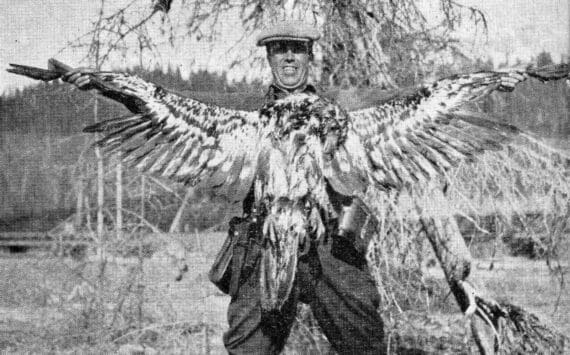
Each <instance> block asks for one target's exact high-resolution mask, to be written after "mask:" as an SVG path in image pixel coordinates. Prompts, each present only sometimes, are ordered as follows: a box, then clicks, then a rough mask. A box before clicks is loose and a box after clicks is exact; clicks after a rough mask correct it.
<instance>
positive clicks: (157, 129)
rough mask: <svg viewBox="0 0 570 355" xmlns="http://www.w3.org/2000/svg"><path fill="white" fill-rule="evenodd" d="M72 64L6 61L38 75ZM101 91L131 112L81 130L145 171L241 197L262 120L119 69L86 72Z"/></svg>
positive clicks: (51, 75) (52, 74) (50, 75)
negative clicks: (29, 64) (31, 64)
mask: <svg viewBox="0 0 570 355" xmlns="http://www.w3.org/2000/svg"><path fill="white" fill-rule="evenodd" d="M71 69H72V68H70V67H68V66H66V65H64V64H62V63H60V62H58V61H56V60H53V59H51V60H50V61H49V69H48V70H44V69H39V68H33V67H27V66H21V65H12V68H10V69H9V71H11V72H13V73H16V74H21V75H25V76H28V77H32V78H34V79H38V80H44V81H49V80H54V79H57V78H59V77H61V76H63V75H64V74H65V73H67V72H69V71H70V70H71ZM87 75H89V76H90V79H91V80H90V82H91V85H92V86H93V87H94V89H96V90H97V91H99V92H100V93H101V94H102V95H103V96H106V97H108V98H111V99H113V100H115V101H118V102H120V103H122V104H123V105H125V106H126V107H127V108H128V109H129V110H130V111H131V112H132V114H130V115H126V116H123V117H119V118H115V119H110V120H106V121H101V122H98V123H96V124H94V125H92V126H89V127H86V128H85V129H84V131H85V132H101V133H102V134H103V135H104V137H103V138H102V139H101V140H99V141H98V142H97V144H98V145H99V146H100V147H101V148H102V149H103V150H104V152H105V153H107V154H109V153H114V152H121V153H122V159H123V161H124V162H126V163H128V164H129V165H130V166H134V167H136V168H137V169H139V170H141V171H143V172H150V173H154V174H157V175H160V176H163V177H167V178H170V179H173V180H175V181H179V182H183V183H185V184H189V185H194V186H196V185H198V186H203V187H206V188H209V189H211V190H212V191H213V192H214V193H215V194H217V195H222V196H226V197H227V198H228V199H229V200H230V201H238V200H241V199H243V198H244V197H245V195H246V194H247V192H248V190H249V188H250V186H251V184H252V182H253V178H254V176H255V172H256V169H257V156H258V154H259V152H260V151H261V150H262V149H261V145H262V139H261V138H260V137H261V136H262V135H261V134H260V132H262V131H263V124H262V123H261V122H260V120H259V114H258V113H257V112H248V111H237V110H231V109H226V108H221V107H218V106H215V105H208V104H205V103H202V102H199V101H197V100H193V99H190V98H186V97H182V96H179V95H177V94H174V93H171V92H168V91H166V90H165V89H163V88H161V87H159V86H157V85H154V84H152V83H149V82H146V81H144V80H142V79H140V78H138V77H136V76H133V75H130V74H125V73H114V72H94V73H88V74H87Z"/></svg>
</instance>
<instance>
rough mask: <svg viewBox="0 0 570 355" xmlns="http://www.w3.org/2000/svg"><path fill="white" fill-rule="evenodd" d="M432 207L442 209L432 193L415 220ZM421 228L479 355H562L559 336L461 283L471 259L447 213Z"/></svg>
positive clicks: (439, 198)
mask: <svg viewBox="0 0 570 355" xmlns="http://www.w3.org/2000/svg"><path fill="white" fill-rule="evenodd" d="M434 206H437V207H440V208H438V212H439V213H441V212H442V211H441V209H444V208H445V206H446V199H445V197H444V196H443V192H442V191H439V190H437V189H434V190H433V191H432V195H431V196H430V198H429V199H427V200H426V204H425V205H424V206H422V207H419V206H418V208H419V209H420V211H419V212H420V213H419V214H420V215H421V216H429V215H430V213H429V212H430V210H432V209H433V207H434ZM421 224H422V227H423V232H424V233H425V234H426V237H427V238H428V240H429V241H430V243H431V245H432V247H433V249H434V251H435V254H436V256H437V258H438V260H439V262H440V264H441V267H442V268H443V271H444V274H445V277H446V279H447V282H448V283H449V287H450V289H451V292H452V293H453V295H454V297H455V299H456V300H457V303H458V304H459V306H460V308H461V310H462V311H463V312H465V313H466V314H467V315H468V316H470V321H471V330H472V333H473V337H474V340H475V343H476V344H477V346H478V348H479V351H480V353H481V354H497V353H499V354H519V353H525V354H526V353H548V354H558V353H560V354H562V353H563V351H564V350H563V349H564V345H565V342H566V341H568V340H567V339H566V338H565V337H564V336H563V335H562V334H560V333H558V332H557V331H556V330H553V329H551V328H550V327H548V326H546V325H544V324H542V323H541V322H540V320H539V319H538V318H537V317H536V316H534V315H533V314H530V313H528V312H527V311H525V310H524V309H522V308H520V307H517V306H515V305H512V304H509V303H506V302H505V303H501V304H499V303H497V302H496V301H495V300H493V299H492V298H490V297H489V296H487V294H486V292H485V290H481V289H476V288H475V287H474V286H472V285H471V284H470V283H469V282H466V281H467V278H468V277H469V273H470V269H471V253H470V252H469V249H468V248H467V245H466V244H465V240H464V239H463V237H462V236H461V233H460V232H459V228H458V226H457V222H456V221H455V218H454V217H453V215H452V214H451V213H449V211H448V213H447V214H446V213H443V214H438V216H435V217H432V218H422V219H421ZM479 286H480V287H481V285H479ZM472 315H477V317H473V316H472Z"/></svg>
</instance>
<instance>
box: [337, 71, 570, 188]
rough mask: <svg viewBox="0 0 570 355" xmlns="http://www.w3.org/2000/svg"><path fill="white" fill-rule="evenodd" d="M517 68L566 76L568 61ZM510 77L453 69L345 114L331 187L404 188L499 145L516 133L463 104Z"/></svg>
mask: <svg viewBox="0 0 570 355" xmlns="http://www.w3.org/2000/svg"><path fill="white" fill-rule="evenodd" d="M518 73H520V74H527V75H529V76H533V77H536V78H538V79H540V80H543V81H547V80H555V79H561V78H565V77H568V66H567V65H558V66H549V67H544V68H538V69H534V68H529V69H527V70H526V71H524V72H521V71H519V72H518ZM508 75H509V73H501V72H492V71H487V72H479V73H473V74H465V75H455V76H451V77H448V78H445V79H441V80H438V81H436V82H434V83H433V84H431V85H426V86H422V87H420V88H418V89H416V90H414V91H411V92H408V93H404V94H400V95H398V96H396V97H394V98H391V99H389V100H387V101H385V102H384V103H382V104H380V105H378V106H375V107H372V108H368V109H363V110H358V111H353V112H350V113H349V118H348V120H349V122H348V133H347V137H346V140H345V142H344V143H343V144H342V145H341V146H340V147H339V149H338V150H337V151H336V153H335V156H334V159H333V161H332V168H333V174H332V176H333V178H331V179H330V180H331V183H332V185H333V188H335V189H336V190H337V191H339V192H341V193H344V194H348V195H352V194H354V192H355V191H364V190H365V189H366V187H367V184H369V183H372V184H373V185H375V186H376V187H378V188H381V189H384V190H390V189H401V188H402V187H404V186H411V185H413V184H416V183H426V182H427V181H429V180H431V179H433V178H435V177H438V176H441V175H444V173H445V172H446V171H447V170H448V169H450V168H452V167H454V166H456V165H457V164H458V163H459V162H461V161H464V160H473V159H474V158H475V156H476V155H477V154H478V153H481V152H483V151H485V150H498V149H501V148H502V146H503V145H504V144H505V143H507V142H509V141H510V140H511V139H512V138H513V137H515V136H517V135H518V134H519V133H520V131H519V130H518V129H517V128H516V127H515V126H512V125H509V124H505V123H501V122H497V121H493V120H491V119H489V118H488V117H486V116H484V115H481V114H477V113H474V112H469V111H468V110H466V109H465V104H467V103H469V102H473V101H476V100H478V99H480V98H482V97H484V96H485V95H488V94H489V93H491V92H492V91H494V90H498V89H503V88H502V87H501V82H502V79H503V77H504V76H508Z"/></svg>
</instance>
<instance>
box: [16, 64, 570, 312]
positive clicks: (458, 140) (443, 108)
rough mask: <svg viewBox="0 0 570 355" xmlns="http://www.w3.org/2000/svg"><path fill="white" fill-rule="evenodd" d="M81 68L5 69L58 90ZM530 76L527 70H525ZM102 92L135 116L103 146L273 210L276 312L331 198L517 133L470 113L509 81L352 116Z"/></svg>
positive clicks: (299, 106) (425, 90)
mask: <svg viewBox="0 0 570 355" xmlns="http://www.w3.org/2000/svg"><path fill="white" fill-rule="evenodd" d="M71 70H73V69H72V68H70V67H68V66H66V65H65V64H63V63H60V62H58V61H56V60H54V59H51V60H50V61H49V62H48V69H47V70H45V69H40V68H34V67H28V66H22V65H12V68H10V69H8V71H10V72H13V73H16V74H20V75H25V76H28V77H31V78H34V79H38V80H44V81H50V80H55V79H58V78H60V77H62V76H64V75H65V74H66V73H68V72H70V71H71ZM568 72H569V68H568V66H567V65H558V66H549V67H547V68H535V69H528V70H526V71H525V72H524V74H527V75H529V76H533V77H536V78H539V79H540V80H544V81H546V80H555V79H561V78H567V77H568ZM517 73H521V72H517ZM84 75H88V76H89V78H90V83H91V85H92V87H93V88H94V89H96V90H97V91H98V92H99V93H100V94H102V95H103V96H105V97H108V98H110V99H112V100H115V101H118V102H120V103H122V104H123V105H125V106H126V107H127V108H128V109H129V110H130V111H131V114H129V115H127V116H123V117H119V118H114V119H110V120H107V121H102V122H99V123H96V124H95V125H93V126H90V127H87V128H85V129H84V131H85V132H100V133H102V134H103V138H102V139H101V140H100V141H98V142H97V144H98V145H99V146H100V147H101V148H102V149H103V150H104V152H105V153H107V154H121V156H122V160H123V161H124V162H125V163H127V164H129V165H131V166H133V167H135V168H137V169H139V170H140V171H142V172H149V173H153V174H156V175H159V176H162V177H166V178H170V179H172V180H174V181H178V182H181V183H184V184H187V185H192V186H200V187H202V188H205V189H208V190H210V191H211V192H212V193H213V194H215V195H221V196H224V197H225V198H227V200H229V201H230V202H235V201H240V200H243V199H244V198H245V196H246V195H247V194H248V193H249V192H250V191H251V189H252V188H253V189H254V192H255V200H256V204H257V205H258V206H260V207H261V208H262V210H263V211H264V223H263V228H262V234H263V235H262V238H263V243H264V246H265V253H264V256H263V260H262V262H261V269H262V272H261V298H262V300H261V304H262V307H263V309H265V310H267V311H272V310H278V309H280V308H281V306H282V305H283V303H284V302H285V301H286V300H287V298H288V296H289V293H290V291H291V287H292V285H293V282H294V278H295V270H296V265H297V254H298V253H299V251H300V249H299V248H300V247H301V248H303V247H304V246H306V245H307V243H308V240H309V239H308V238H319V237H321V236H322V235H323V234H324V233H325V228H324V225H325V224H327V221H324V220H323V216H326V215H334V212H335V211H334V210H333V208H332V205H331V201H330V199H331V196H329V192H330V191H333V192H334V193H335V194H338V195H341V196H346V197H348V198H351V197H358V196H362V195H363V194H364V193H365V192H366V191H367V189H369V188H374V189H380V190H386V191H391V190H397V191H399V190H402V189H405V188H407V187H409V186H414V185H416V184H420V185H422V184H427V183H429V181H430V180H433V179H438V178H441V177H445V173H446V171H447V170H449V169H451V168H453V167H454V166H456V165H457V164H458V163H459V162H461V161H464V160H467V161H470V160H474V159H476V156H477V155H478V154H479V153H481V152H483V151H485V150H497V149H501V148H502V146H503V145H505V144H507V143H508V142H509V141H510V140H511V139H512V138H513V137H515V136H521V135H523V133H522V132H520V131H519V130H518V129H517V128H516V127H514V126H511V125H508V124H505V123H501V122H496V121H493V120H490V119H488V118H487V117H484V116H481V115H480V114H474V113H472V112H469V111H468V110H466V109H465V104H467V103H469V102H473V101H475V100H478V99H479V98H481V97H483V96H485V95H487V94H489V93H490V92H492V91H494V90H498V89H501V80H502V78H504V77H505V76H508V75H509V73H505V72H493V71H486V72H479V73H471V74H464V75H456V76H452V77H448V78H444V79H441V80H438V81H435V82H433V83H431V84H428V85H422V86H420V87H418V88H415V89H413V90H409V91H408V92H405V93H402V94H399V95H396V96H395V97H393V98H391V99H388V100H385V101H384V102H382V103H380V104H379V105H376V106H374V107H371V108H367V109H363V110H359V111H353V112H347V111H345V110H343V109H342V108H341V107H339V106H338V105H336V104H335V103H334V102H331V101H329V100H326V99H324V98H322V97H319V96H318V95H314V94H305V93H302V94H292V95H289V96H288V97H286V98H283V99H280V100H276V101H274V102H270V103H267V104H265V105H264V106H263V107H261V108H260V109H259V110H257V111H239V110H232V109H228V108H222V107H218V106H215V105H209V104H205V103H202V102H200V101H197V100H194V99H191V98H187V97H183V96H180V95H177V94H175V93H172V92H169V91H167V90H165V89H163V88H161V87H159V86H157V85H155V84H153V83H149V82H146V81H144V80H142V79H140V78H138V77H136V76H132V75H129V74H125V73H114V72H93V73H85V74H84Z"/></svg>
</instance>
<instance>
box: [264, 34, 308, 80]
mask: <svg viewBox="0 0 570 355" xmlns="http://www.w3.org/2000/svg"><path fill="white" fill-rule="evenodd" d="M309 46H310V44H309V42H303V41H275V42H270V43H268V44H267V59H268V61H269V65H270V66H271V71H272V72H273V79H274V81H275V84H276V85H277V86H279V87H280V88H283V89H286V90H289V91H292V90H295V89H297V88H299V87H302V86H304V85H305V84H306V83H307V80H308V76H309V63H310V61H311V55H310V50H309Z"/></svg>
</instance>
